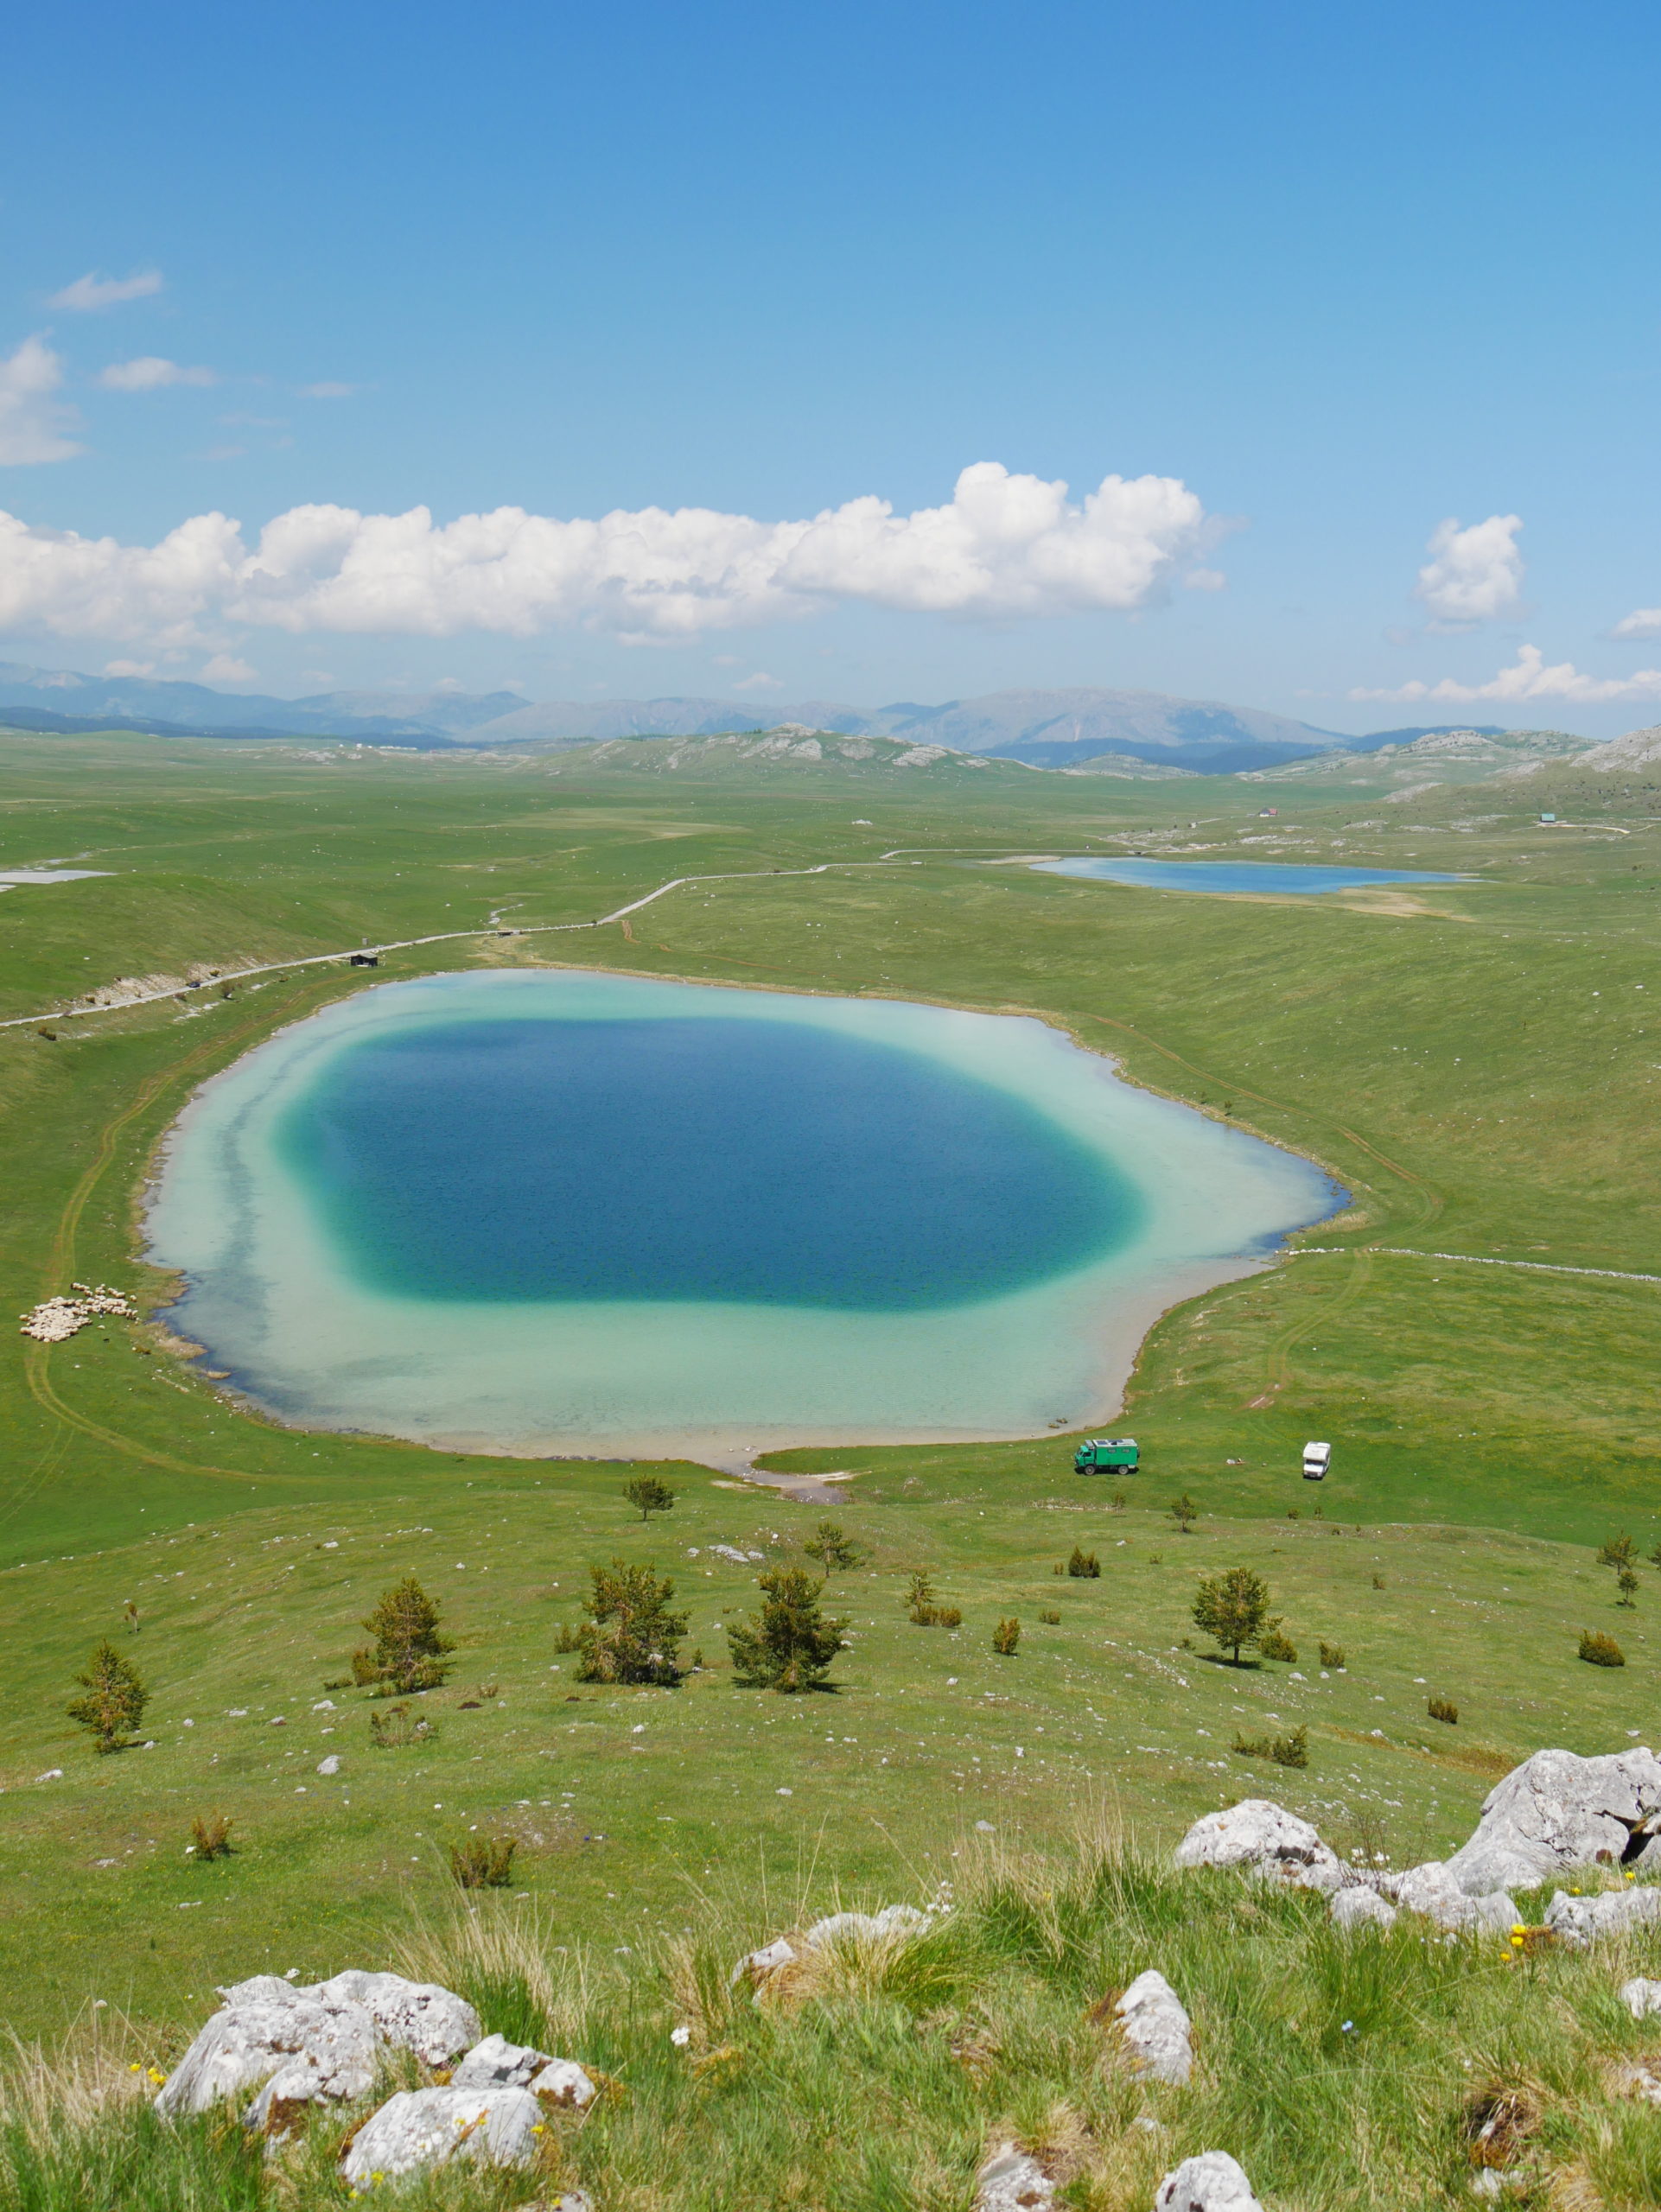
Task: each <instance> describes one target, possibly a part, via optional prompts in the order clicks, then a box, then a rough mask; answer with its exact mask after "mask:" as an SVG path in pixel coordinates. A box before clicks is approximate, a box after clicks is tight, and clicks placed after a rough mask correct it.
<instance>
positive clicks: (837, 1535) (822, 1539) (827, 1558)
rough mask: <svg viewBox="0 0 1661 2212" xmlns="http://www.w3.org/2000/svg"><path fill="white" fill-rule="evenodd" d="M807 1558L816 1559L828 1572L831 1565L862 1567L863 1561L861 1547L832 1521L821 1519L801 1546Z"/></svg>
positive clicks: (863, 1555) (863, 1556)
mask: <svg viewBox="0 0 1661 2212" xmlns="http://www.w3.org/2000/svg"><path fill="white" fill-rule="evenodd" d="M802 1549H803V1550H804V1551H805V1553H806V1554H807V1555H808V1557H809V1559H816V1560H818V1562H819V1565H820V1566H821V1567H824V1569H825V1571H826V1573H829V1572H830V1571H831V1568H832V1567H862V1566H863V1564H864V1561H865V1554H864V1551H863V1550H862V1548H861V1547H860V1546H859V1545H858V1544H856V1543H855V1541H853V1539H852V1537H851V1536H848V1535H844V1534H843V1530H842V1529H841V1528H840V1526H839V1525H838V1524H837V1522H834V1521H821V1522H820V1523H819V1525H818V1528H817V1529H815V1530H814V1531H813V1537H812V1541H811V1542H810V1543H805V1544H804V1545H803V1546H802Z"/></svg>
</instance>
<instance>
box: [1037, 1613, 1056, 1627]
mask: <svg viewBox="0 0 1661 2212" xmlns="http://www.w3.org/2000/svg"><path fill="white" fill-rule="evenodd" d="M1038 1618H1039V1619H1040V1620H1041V1621H1042V1622H1043V1624H1044V1625H1045V1627H1046V1628H1060V1625H1061V1616H1060V1613H1056V1612H1051V1611H1048V1610H1047V1609H1046V1610H1045V1611H1043V1612H1041V1613H1040V1615H1039V1616H1038Z"/></svg>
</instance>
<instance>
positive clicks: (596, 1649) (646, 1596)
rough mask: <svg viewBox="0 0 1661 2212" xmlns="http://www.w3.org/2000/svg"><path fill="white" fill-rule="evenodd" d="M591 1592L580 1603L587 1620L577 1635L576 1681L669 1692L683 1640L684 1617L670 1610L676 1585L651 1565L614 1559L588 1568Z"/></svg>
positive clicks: (677, 1675)
mask: <svg viewBox="0 0 1661 2212" xmlns="http://www.w3.org/2000/svg"><path fill="white" fill-rule="evenodd" d="M589 1580H591V1582H592V1583H593V1588H592V1589H591V1590H590V1591H589V1594H588V1596H587V1597H586V1598H585V1599H583V1600H582V1610H583V1611H584V1612H585V1613H586V1614H587V1615H588V1618H587V1619H586V1620H585V1621H584V1622H583V1624H582V1626H581V1627H580V1628H579V1629H578V1630H577V1632H576V1643H577V1649H579V1650H580V1651H581V1653H582V1658H581V1660H580V1661H579V1662H578V1663H577V1669H576V1678H577V1680H578V1681H580V1682H655V1683H657V1684H659V1687H661V1688H665V1689H672V1688H674V1687H675V1685H676V1684H677V1683H678V1681H680V1679H681V1674H682V1669H681V1666H680V1663H679V1654H680V1645H681V1639H682V1637H684V1635H685V1634H686V1615H685V1614H684V1613H677V1612H671V1610H670V1605H669V1601H670V1599H671V1598H672V1597H673V1596H674V1594H675V1586H674V1584H673V1583H672V1582H671V1581H670V1580H668V1579H667V1577H665V1579H664V1580H661V1581H660V1580H659V1578H658V1575H657V1573H656V1571H655V1569H653V1568H652V1567H631V1566H630V1565H629V1564H628V1562H627V1560H620V1559H614V1560H613V1561H612V1563H611V1565H610V1566H609V1567H590V1568H589Z"/></svg>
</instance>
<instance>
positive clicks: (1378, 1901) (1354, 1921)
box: [1329, 1883, 1396, 1930]
mask: <svg viewBox="0 0 1661 2212" xmlns="http://www.w3.org/2000/svg"><path fill="white" fill-rule="evenodd" d="M1329 1910H1330V1911H1331V1913H1332V1916H1333V1926H1334V1927H1335V1928H1342V1929H1346V1930H1352V1929H1357V1928H1377V1929H1386V1928H1393V1927H1394V1926H1395V1925H1396V1908H1395V1906H1394V1905H1393V1904H1391V1903H1390V1901H1389V1899H1388V1898H1387V1897H1380V1896H1379V1894H1378V1891H1377V1890H1370V1889H1367V1888H1365V1887H1364V1886H1363V1885H1361V1884H1359V1883H1356V1884H1353V1885H1352V1886H1351V1887H1349V1888H1347V1889H1342V1890H1338V1891H1334V1892H1333V1901H1332V1904H1331V1906H1330V1908H1329Z"/></svg>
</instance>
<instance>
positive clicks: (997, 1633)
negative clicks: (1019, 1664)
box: [992, 1620, 1021, 1659]
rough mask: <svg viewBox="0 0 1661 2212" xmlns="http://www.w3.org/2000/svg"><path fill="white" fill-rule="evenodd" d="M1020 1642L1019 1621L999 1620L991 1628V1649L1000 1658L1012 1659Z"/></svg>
mask: <svg viewBox="0 0 1661 2212" xmlns="http://www.w3.org/2000/svg"><path fill="white" fill-rule="evenodd" d="M1020 1643H1021V1623H1020V1622H1019V1621H1016V1620H1008V1621H1000V1622H999V1623H998V1624H997V1626H996V1628H995V1629H994V1630H992V1649H993V1650H994V1651H996V1653H997V1655H998V1656H999V1658H1000V1659H1013V1658H1014V1657H1015V1652H1016V1649H1017V1648H1018V1647H1019V1645H1020Z"/></svg>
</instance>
